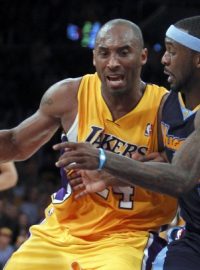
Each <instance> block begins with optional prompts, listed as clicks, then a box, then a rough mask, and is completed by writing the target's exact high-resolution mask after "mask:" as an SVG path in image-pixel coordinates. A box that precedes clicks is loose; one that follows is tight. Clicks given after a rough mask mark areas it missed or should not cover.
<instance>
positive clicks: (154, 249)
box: [146, 233, 167, 270]
mask: <svg viewBox="0 0 200 270" xmlns="http://www.w3.org/2000/svg"><path fill="white" fill-rule="evenodd" d="M151 237H153V242H152V244H151V245H150V247H149V248H148V259H147V261H146V270H151V269H152V263H153V261H154V260H155V258H156V256H157V254H158V253H159V252H160V251H161V250H162V249H163V248H164V247H165V246H166V244H167V242H166V241H165V240H164V239H163V238H160V237H159V236H158V235H157V234H154V233H151Z"/></svg>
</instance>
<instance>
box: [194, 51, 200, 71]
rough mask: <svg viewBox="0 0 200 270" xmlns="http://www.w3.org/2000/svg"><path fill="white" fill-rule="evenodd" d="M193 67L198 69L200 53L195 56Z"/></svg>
mask: <svg viewBox="0 0 200 270" xmlns="http://www.w3.org/2000/svg"><path fill="white" fill-rule="evenodd" d="M195 65H196V67H197V68H200V53H197V54H196V55H195Z"/></svg>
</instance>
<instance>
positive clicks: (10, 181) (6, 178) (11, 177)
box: [0, 162, 18, 190]
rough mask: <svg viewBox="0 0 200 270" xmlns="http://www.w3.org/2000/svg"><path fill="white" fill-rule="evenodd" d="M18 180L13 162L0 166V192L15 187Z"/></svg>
mask: <svg viewBox="0 0 200 270" xmlns="http://www.w3.org/2000/svg"><path fill="white" fill-rule="evenodd" d="M17 179H18V174H17V170H16V168H15V164H14V163H13V162H7V163H2V164H1V165H0V190H5V189H8V188H11V187H13V186H15V185H16V183H17Z"/></svg>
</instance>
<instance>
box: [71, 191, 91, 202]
mask: <svg viewBox="0 0 200 270" xmlns="http://www.w3.org/2000/svg"><path fill="white" fill-rule="evenodd" d="M87 194H88V192H87V190H83V191H80V192H79V193H77V194H75V196H74V198H75V200H78V199H80V198H82V197H84V196H86V195H87Z"/></svg>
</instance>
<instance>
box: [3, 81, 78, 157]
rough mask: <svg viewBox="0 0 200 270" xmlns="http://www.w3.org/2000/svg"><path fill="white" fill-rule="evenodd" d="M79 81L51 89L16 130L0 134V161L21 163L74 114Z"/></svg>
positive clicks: (61, 83) (58, 85) (54, 86)
mask: <svg viewBox="0 0 200 270" xmlns="http://www.w3.org/2000/svg"><path fill="white" fill-rule="evenodd" d="M78 84H79V81H78V80H77V81H75V80H65V81H63V82H60V83H57V84H55V85H53V86H52V87H50V88H49V89H48V90H47V92H46V93H45V94H44V96H43V98H42V100H41V103H40V106H39V109H38V110H37V111H36V113H35V114H33V115H32V116H31V117H29V118H28V119H26V120H25V121H23V122H22V123H21V124H19V125H18V126H17V127H15V128H13V129H10V130H2V131H0V162H5V161H9V160H24V159H27V158H28V157H30V156H31V155H32V154H33V153H35V152H36V151H37V150H38V149H39V148H40V147H41V146H42V145H43V144H45V143H46V142H47V141H48V140H50V138H51V137H52V136H53V135H54V133H55V132H56V131H57V129H58V128H59V127H61V125H63V126H64V124H63V123H64V121H66V122H69V123H70V121H72V120H71V119H72V118H73V116H74V115H75V111H76V106H77V105H76V104H77V102H76V95H77V89H78Z"/></svg>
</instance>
